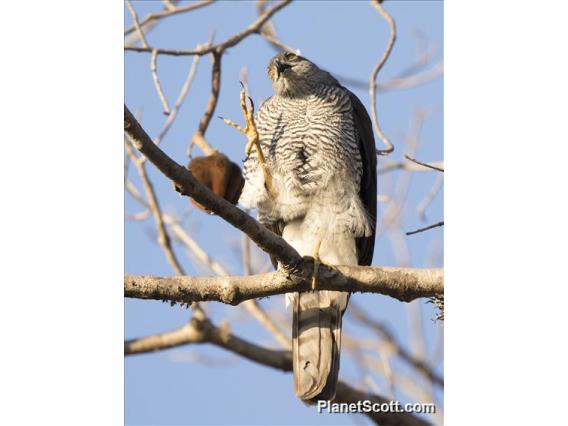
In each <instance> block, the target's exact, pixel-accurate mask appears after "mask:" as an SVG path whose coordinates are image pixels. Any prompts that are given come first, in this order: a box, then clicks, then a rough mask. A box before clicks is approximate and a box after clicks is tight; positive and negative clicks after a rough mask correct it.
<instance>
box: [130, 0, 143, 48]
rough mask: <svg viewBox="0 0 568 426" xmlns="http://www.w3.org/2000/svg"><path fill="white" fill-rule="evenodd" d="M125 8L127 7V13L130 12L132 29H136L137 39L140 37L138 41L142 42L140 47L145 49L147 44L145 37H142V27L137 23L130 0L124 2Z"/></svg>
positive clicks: (136, 16) (136, 15)
mask: <svg viewBox="0 0 568 426" xmlns="http://www.w3.org/2000/svg"><path fill="white" fill-rule="evenodd" d="M126 6H127V7H128V11H129V12H130V15H131V16H132V20H133V21H134V28H136V32H137V33H138V37H140V40H141V41H142V45H143V46H144V47H145V48H147V47H148V42H147V41H146V36H145V35H144V31H143V30H142V27H141V26H140V22H139V21H138V14H137V13H136V10H135V9H134V6H132V2H131V0H126Z"/></svg>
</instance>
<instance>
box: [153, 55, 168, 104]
mask: <svg viewBox="0 0 568 426" xmlns="http://www.w3.org/2000/svg"><path fill="white" fill-rule="evenodd" d="M150 71H151V72H152V80H154V87H156V92H157V93H158V97H159V98H160V101H161V102H162V106H163V107H164V114H165V115H170V112H171V111H170V106H169V105H168V100H167V99H166V95H165V94H164V89H163V88H162V85H161V84H160V78H159V77H158V52H157V51H156V49H154V50H152V55H151V56H150Z"/></svg>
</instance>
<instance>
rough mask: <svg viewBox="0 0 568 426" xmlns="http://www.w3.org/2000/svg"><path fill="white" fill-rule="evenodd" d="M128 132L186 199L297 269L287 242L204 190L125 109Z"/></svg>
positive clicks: (135, 144) (283, 262) (292, 252)
mask: <svg viewBox="0 0 568 426" xmlns="http://www.w3.org/2000/svg"><path fill="white" fill-rule="evenodd" d="M124 131H125V132H126V133H127V134H128V135H129V136H130V138H131V141H132V143H133V145H134V146H135V147H136V149H138V150H139V151H140V152H141V153H142V154H144V155H145V156H146V157H147V158H148V159H149V160H150V161H151V162H152V163H153V164H154V165H155V166H156V167H157V168H158V169H159V170H160V171H161V172H162V173H163V174H164V175H165V176H167V177H168V178H169V179H171V180H173V181H174V183H175V184H176V186H177V187H179V188H180V190H181V192H182V193H183V194H184V195H188V196H190V197H192V198H194V199H195V200H196V201H197V202H199V203H201V204H202V205H204V206H206V207H207V208H208V209H209V210H211V211H212V212H214V213H215V214H217V215H219V216H221V217H222V218H223V219H225V220H226V221H227V222H229V223H230V224H231V225H233V226H234V227H236V228H238V229H240V230H241V231H243V232H244V233H245V234H247V235H248V236H249V237H250V239H251V240H253V241H254V242H255V243H256V244H257V245H258V246H259V247H260V248H261V249H262V250H263V251H265V252H267V253H269V254H272V255H274V256H275V257H276V258H277V259H278V260H280V261H281V262H282V264H283V265H285V266H287V267H289V268H290V269H294V267H295V265H296V264H298V263H299V262H300V261H301V257H300V255H299V254H298V252H297V251H296V250H294V248H293V247H291V246H290V245H289V244H288V243H287V242H286V241H284V239H282V238H280V237H279V236H277V235H276V234H274V233H273V232H271V231H269V230H268V229H267V228H266V227H265V226H263V225H262V224H261V223H259V222H257V221H256V220H254V219H253V218H252V217H250V216H249V215H248V214H246V213H245V212H243V211H242V210H240V209H239V208H237V207H235V206H234V205H233V204H231V203H229V202H228V201H226V200H225V199H223V198H221V197H219V196H217V195H215V194H213V192H211V191H210V190H209V189H208V188H206V187H205V186H203V185H202V184H201V183H200V182H199V181H197V179H195V178H194V177H193V175H192V174H191V173H190V172H189V170H187V168H185V167H183V166H181V165H180V164H178V163H176V162H175V161H174V160H172V159H171V158H170V157H168V156H167V155H166V154H165V153H164V152H163V151H162V150H161V149H160V148H159V147H158V146H156V145H155V144H154V143H153V142H152V139H150V137H149V136H148V134H147V133H146V132H145V130H144V129H143V128H142V127H141V126H140V124H139V123H138V121H137V120H136V119H135V118H134V116H133V115H132V113H131V112H130V111H129V110H128V108H127V107H126V105H125V106H124Z"/></svg>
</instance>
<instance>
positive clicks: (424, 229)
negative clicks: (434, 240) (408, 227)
mask: <svg viewBox="0 0 568 426" xmlns="http://www.w3.org/2000/svg"><path fill="white" fill-rule="evenodd" d="M439 226H444V221H441V222H438V223H435V224H433V225H430V226H426V227H425V228H420V229H417V230H415V231H410V232H407V233H406V235H414V234H418V233H419V232H424V231H428V230H429V229H432V228H437V227H439Z"/></svg>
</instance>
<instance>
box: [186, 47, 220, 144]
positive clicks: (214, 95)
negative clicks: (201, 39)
mask: <svg viewBox="0 0 568 426" xmlns="http://www.w3.org/2000/svg"><path fill="white" fill-rule="evenodd" d="M221 57H222V53H220V52H218V51H214V52H213V53H212V54H211V60H212V64H211V95H210V96H209V101H208V102H207V107H206V108H205V112H204V113H203V116H202V117H201V120H199V126H198V128H197V131H196V132H195V133H194V135H193V137H192V138H191V143H192V144H195V145H197V146H198V147H199V148H201V150H202V151H203V153H204V154H205V155H211V154H213V153H214V152H215V149H214V148H213V147H212V146H211V145H209V142H207V140H206V139H205V132H206V131H207V127H209V123H210V121H211V117H212V116H213V113H214V112H215V108H216V106H217V102H218V101H219V91H220V90H221Z"/></svg>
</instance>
